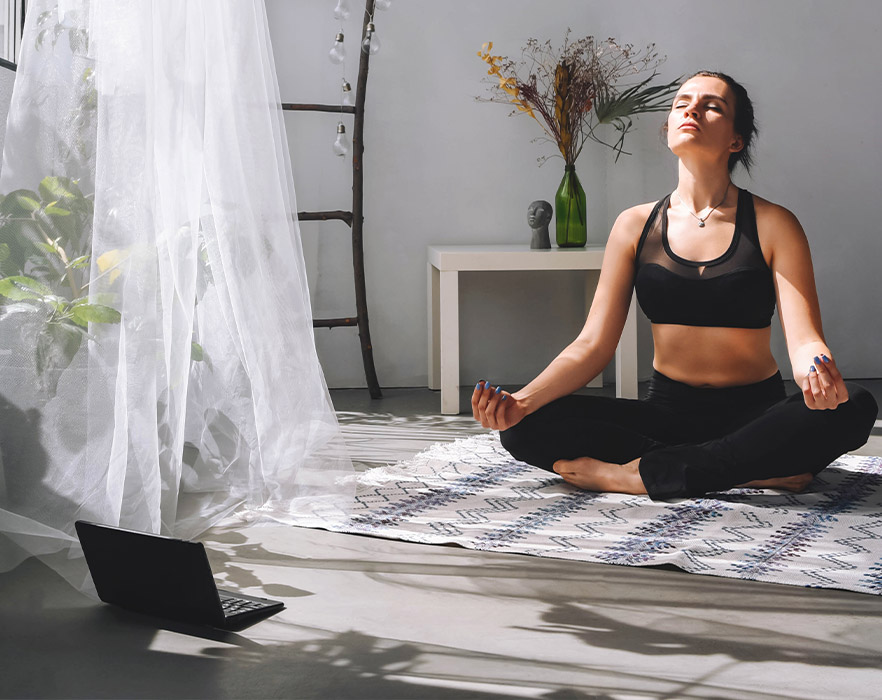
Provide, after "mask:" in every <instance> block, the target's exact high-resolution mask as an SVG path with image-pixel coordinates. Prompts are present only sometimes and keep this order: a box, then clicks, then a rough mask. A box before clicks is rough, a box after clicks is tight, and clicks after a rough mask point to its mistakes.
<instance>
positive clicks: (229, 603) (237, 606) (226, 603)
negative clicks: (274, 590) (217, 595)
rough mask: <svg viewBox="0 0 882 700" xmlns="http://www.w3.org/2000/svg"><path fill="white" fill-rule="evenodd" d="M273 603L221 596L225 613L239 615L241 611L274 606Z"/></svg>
mask: <svg viewBox="0 0 882 700" xmlns="http://www.w3.org/2000/svg"><path fill="white" fill-rule="evenodd" d="M272 605H273V603H260V602H257V601H255V600H246V599H245V598H232V597H228V596H221V607H222V608H223V609H224V615H225V616H226V617H230V616H231V615H238V614H239V613H244V612H251V611H252V610H262V609H263V608H268V607H270V606H272Z"/></svg>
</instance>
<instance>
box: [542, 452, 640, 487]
mask: <svg viewBox="0 0 882 700" xmlns="http://www.w3.org/2000/svg"><path fill="white" fill-rule="evenodd" d="M639 464H640V459H639V458H638V459H635V460H633V461H631V462H628V463H627V464H614V463H611V462H601V461H600V460H599V459H593V458H591V457H580V458H579V459H559V460H557V461H556V462H555V463H554V466H553V469H554V471H556V472H557V473H558V474H560V475H561V477H562V478H563V480H564V481H566V482H567V483H568V484H572V485H573V486H577V487H578V488H580V489H585V490H586V491H601V492H604V493H607V492H612V493H633V494H641V493H646V487H645V486H644V485H643V480H642V479H641V478H640V472H639V470H638V466H639Z"/></svg>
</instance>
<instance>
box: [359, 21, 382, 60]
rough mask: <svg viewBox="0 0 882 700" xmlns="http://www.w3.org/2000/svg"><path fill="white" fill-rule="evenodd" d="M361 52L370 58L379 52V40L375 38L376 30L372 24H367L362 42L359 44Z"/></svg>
mask: <svg viewBox="0 0 882 700" xmlns="http://www.w3.org/2000/svg"><path fill="white" fill-rule="evenodd" d="M361 50H362V51H364V52H365V53H367V54H370V55H371V56H373V55H374V54H375V53H377V51H379V50H380V40H379V39H378V38H377V28H376V27H375V26H374V23H373V22H368V25H367V29H366V30H365V37H364V41H362V42H361Z"/></svg>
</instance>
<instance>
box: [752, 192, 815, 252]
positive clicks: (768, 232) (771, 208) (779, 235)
mask: <svg viewBox="0 0 882 700" xmlns="http://www.w3.org/2000/svg"><path fill="white" fill-rule="evenodd" d="M753 206H754V211H755V212H756V231H757V236H758V237H759V243H760V248H761V249H762V251H763V255H764V257H765V258H766V263H767V264H769V265H772V264H774V263H775V261H777V260H778V259H779V258H780V256H781V255H782V254H783V255H785V256H786V257H789V256H790V255H791V254H793V253H794V251H796V252H801V251H803V250H805V249H807V248H808V240H807V239H806V235H805V231H804V230H803V228H802V225H801V224H800V223H799V219H797V218H796V215H795V214H794V213H793V212H792V211H790V210H789V209H787V208H786V207H783V206H781V205H780V204H776V203H775V202H771V201H769V200H768V199H764V198H763V197H759V196H757V195H753Z"/></svg>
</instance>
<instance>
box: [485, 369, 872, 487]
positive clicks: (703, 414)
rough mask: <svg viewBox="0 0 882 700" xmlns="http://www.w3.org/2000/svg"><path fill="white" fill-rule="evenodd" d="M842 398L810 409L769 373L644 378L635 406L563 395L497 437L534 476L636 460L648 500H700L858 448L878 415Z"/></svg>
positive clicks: (814, 467)
mask: <svg viewBox="0 0 882 700" xmlns="http://www.w3.org/2000/svg"><path fill="white" fill-rule="evenodd" d="M846 387H847V388H848V395H849V400H848V401H846V402H845V403H843V404H840V405H839V406H838V407H836V408H835V409H833V410H813V409H810V408H808V407H807V406H806V405H805V402H804V399H803V396H802V393H797V394H793V395H791V396H787V392H786V391H785V389H784V380H783V379H782V378H781V373H780V372H778V373H776V374H775V375H774V376H772V377H769V378H768V379H766V380H764V381H761V382H758V383H756V384H749V385H746V386H736V387H726V388H721V389H716V388H697V387H693V386H689V385H688V384H683V383H682V382H678V381H675V380H673V379H670V378H669V377H666V376H664V375H663V374H661V373H660V372H657V371H655V372H653V375H652V379H651V381H650V385H649V393H648V395H647V397H646V398H645V399H639V400H638V399H614V398H611V397H607V396H582V395H575V394H573V395H570V396H564V397H562V398H560V399H557V400H556V401H552V402H551V403H549V404H547V405H546V406H543V407H542V408H540V409H539V410H538V411H536V412H535V413H532V414H530V415H528V416H527V417H525V418H524V419H523V420H522V421H521V422H520V423H518V424H517V425H515V426H512V427H511V428H509V429H508V430H505V431H503V432H501V433H500V438H501V439H502V444H503V446H504V447H505V449H507V450H508V451H509V452H510V453H511V455H512V456H513V457H514V458H515V459H519V460H521V461H523V462H527V463H528V464H532V465H534V466H537V467H541V468H542V469H548V470H549V471H550V470H551V468H552V465H553V464H554V462H555V461H556V460H558V459H575V458H577V457H593V458H595V459H600V460H603V461H605V462H613V463H616V464H624V463H626V462H630V461H631V460H633V459H636V458H637V457H640V458H641V459H640V476H641V478H642V479H643V484H644V486H645V487H646V491H647V493H648V494H649V496H650V498H652V499H654V500H659V499H667V498H680V497H684V496H686V497H688V496H700V495H702V494H704V493H708V492H711V491H723V490H725V489H728V488H731V487H733V486H737V485H739V484H745V483H747V482H749V481H754V480H757V479H771V478H775V477H784V476H793V475H795V474H803V473H805V472H811V473H812V474H817V473H818V472H820V471H821V470H822V469H824V467H826V466H827V465H829V464H830V463H831V462H832V461H834V460H835V459H836V458H837V457H839V456H840V455H842V454H844V453H845V452H848V451H850V450H855V449H857V448H858V447H860V446H861V445H863V444H864V443H865V442H866V441H867V438H868V437H869V435H870V431H871V430H872V428H873V423H874V422H875V420H876V415H877V412H878V407H877V405H876V401H875V399H874V398H873V396H872V394H870V393H869V392H868V391H867V390H866V389H864V388H863V387H862V386H859V385H857V384H853V383H851V382H846Z"/></svg>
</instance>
